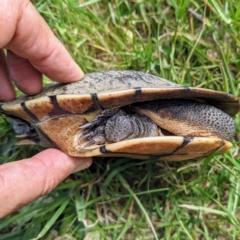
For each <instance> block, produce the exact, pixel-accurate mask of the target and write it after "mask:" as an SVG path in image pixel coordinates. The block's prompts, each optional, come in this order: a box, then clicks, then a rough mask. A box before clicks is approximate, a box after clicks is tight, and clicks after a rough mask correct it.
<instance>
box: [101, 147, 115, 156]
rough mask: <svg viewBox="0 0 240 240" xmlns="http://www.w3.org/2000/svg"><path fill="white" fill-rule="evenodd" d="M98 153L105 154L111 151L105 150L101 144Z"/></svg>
mask: <svg viewBox="0 0 240 240" xmlns="http://www.w3.org/2000/svg"><path fill="white" fill-rule="evenodd" d="M99 151H100V153H102V154H105V153H112V152H111V151H109V150H107V149H106V147H105V146H101V147H100V149H99Z"/></svg>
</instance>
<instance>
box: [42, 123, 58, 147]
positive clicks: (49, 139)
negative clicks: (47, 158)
mask: <svg viewBox="0 0 240 240" xmlns="http://www.w3.org/2000/svg"><path fill="white" fill-rule="evenodd" d="M38 132H39V133H40V134H41V136H43V137H44V138H45V139H46V140H47V141H48V142H49V143H51V145H52V147H54V148H58V149H59V147H58V145H57V144H56V143H55V142H54V141H53V140H52V139H51V138H50V137H49V136H48V135H47V134H46V133H45V132H44V131H43V130H42V129H40V128H38Z"/></svg>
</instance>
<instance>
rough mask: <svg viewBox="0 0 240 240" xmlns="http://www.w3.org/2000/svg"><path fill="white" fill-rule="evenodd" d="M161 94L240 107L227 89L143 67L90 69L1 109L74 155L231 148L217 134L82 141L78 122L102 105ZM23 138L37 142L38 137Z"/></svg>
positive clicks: (182, 156)
mask: <svg viewBox="0 0 240 240" xmlns="http://www.w3.org/2000/svg"><path fill="white" fill-rule="evenodd" d="M157 99H194V100H196V101H199V102H203V103H207V104H209V105H213V106H215V107H216V108H219V109H221V110H222V111H224V112H226V113H227V114H229V115H230V116H234V115H236V114H237V113H238V112H239V109H240V102H239V100H238V99H237V98H236V97H234V96H232V95H231V94H228V93H224V92H219V91H214V90H209V89H203V88H194V87H182V86H180V85H177V84H175V83H172V82H170V81H168V80H165V79H163V78H159V77H157V76H154V75H151V74H147V73H143V72H136V71H109V72H98V73H90V74H86V75H85V77H84V79H83V80H81V81H78V82H74V83H70V84H58V83H54V84H50V85H47V86H46V87H44V89H43V91H42V92H41V93H40V94H37V95H34V96H21V97H19V98H17V99H15V100H13V101H9V102H6V103H0V111H1V112H2V113H4V114H6V115H8V116H9V117H11V118H14V119H20V120H21V121H23V122H24V123H26V124H29V125H31V127H33V128H34V130H35V131H36V132H37V134H38V136H39V144H40V145H42V146H44V147H54V148H58V149H60V150H62V151H63V152H65V153H67V154H69V155H72V156H89V157H90V156H127V157H132V158H139V159H147V158H155V159H156V158H157V159H160V160H167V161H180V160H188V159H195V158H203V157H205V156H207V155H209V154H210V153H212V152H213V151H216V150H217V151H218V153H223V152H225V151H227V150H228V149H229V148H230V147H231V143H230V142H228V141H226V140H224V139H220V138H217V137H182V136H159V137H147V138H137V139H130V140H124V141H121V142H117V143H110V144H105V145H102V146H96V145H95V146H90V147H86V148H84V147H83V144H82V143H81V141H79V136H80V135H81V131H82V130H81V129H80V128H79V127H80V126H82V125H83V124H85V123H87V122H88V121H89V120H91V119H92V118H94V117H95V116H96V115H97V114H98V113H99V112H101V111H102V110H104V109H112V108H119V107H122V106H126V105H130V104H133V103H136V102H145V101H152V100H157ZM22 143H27V144H28V143H33V139H32V140H29V139H25V140H23V141H22Z"/></svg>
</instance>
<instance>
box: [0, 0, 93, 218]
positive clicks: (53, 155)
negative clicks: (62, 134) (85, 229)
mask: <svg viewBox="0 0 240 240" xmlns="http://www.w3.org/2000/svg"><path fill="white" fill-rule="evenodd" d="M0 31H1V32H0V101H7V100H12V99H14V98H15V91H14V88H13V85H12V82H11V81H13V82H14V83H15V84H16V86H17V87H18V88H19V89H20V90H21V91H22V92H24V93H26V94H29V95H32V94H36V93H38V92H40V91H41V89H42V74H45V75H46V76H48V77H49V78H51V79H53V80H55V81H58V82H64V83H67V82H74V81H77V80H80V79H81V78H83V72H82V70H81V69H80V68H79V67H78V65H77V64H76V63H75V62H74V61H73V59H72V58H71V56H70V54H69V53H68V52H67V50H66V49H65V48H64V46H63V45H62V44H61V42H60V41H59V40H58V39H57V38H56V37H55V36H54V34H53V33H52V31H51V29H50V28H49V27H48V25H47V24H46V22H45V21H44V20H43V18H42V17H41V16H40V15H39V13H38V12H37V11H36V9H35V8H34V7H33V5H32V4H31V3H30V1H28V0H1V7H0ZM3 33H4V34H3ZM3 49H5V50H6V51H7V57H5V54H4V52H3ZM91 162H92V160H91V158H74V157H70V156H68V155H66V154H64V153H62V152H61V151H59V150H56V149H48V150H45V151H43V152H41V153H39V154H37V155H35V156H34V157H32V158H29V159H24V160H20V161H17V162H11V163H6V164H3V165H1V166H0V206H1V207H0V218H2V217H4V216H5V215H7V214H9V213H11V212H13V211H15V210H17V209H19V208H21V207H22V206H24V205H26V204H28V203H30V202H31V201H33V200H34V199H36V198H38V197H40V196H43V195H45V194H47V193H49V192H50V191H51V190H53V189H54V188H55V187H56V186H57V185H58V184H59V183H60V182H61V181H63V180H64V179H65V178H66V177H67V176H68V175H69V174H71V173H72V172H76V171H80V170H82V169H85V168H87V167H89V166H90V165H91Z"/></svg>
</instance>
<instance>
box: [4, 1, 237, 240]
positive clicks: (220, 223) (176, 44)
mask: <svg viewBox="0 0 240 240" xmlns="http://www.w3.org/2000/svg"><path fill="white" fill-rule="evenodd" d="M33 2H34V4H35V6H36V8H37V9H38V11H39V12H40V13H41V14H42V16H43V17H44V18H45V19H46V21H47V23H48V24H49V26H50V27H51V29H52V30H53V31H54V33H55V34H56V35H57V36H58V38H59V39H60V40H61V41H62V42H63V44H64V45H65V46H66V48H67V49H68V50H69V52H70V53H71V55H72V56H73V58H74V59H75V60H76V62H77V63H78V64H79V65H80V66H81V68H82V69H83V70H84V72H86V73H87V72H94V71H103V70H114V69H132V70H141V71H144V72H149V73H152V74H155V75H158V76H161V77H163V78H166V79H169V80H171V81H173V82H176V83H178V84H181V85H184V86H198V87H203V88H210V89H215V90H220V91H225V92H231V93H232V94H234V95H235V96H239V95H240V75H239V69H240V55H239V54H240V48H239V46H240V27H239V19H240V10H239V9H240V2H239V1H234V0H231V1H216V0H206V1H195V0H179V1H172V0H167V1H163V0H150V1H141V0H136V1H124V0H122V1H117V0H115V1H113V0H112V1H106V0H103V1H99V0H89V1H82V0H80V1H76V0H62V1H53V0H47V1H46V0H44V1H43V0H35V1H33ZM225 2H227V3H225ZM45 82H46V83H47V82H49V80H48V79H45ZM235 121H236V127H237V134H236V137H235V139H233V141H232V142H233V148H232V149H231V150H230V151H229V152H228V153H225V154H223V155H220V156H210V157H208V158H207V159H205V160H203V161H190V162H185V163H167V162H156V161H151V160H149V161H139V160H132V159H126V158H120V159H117V158H110V159H95V160H94V163H93V165H92V166H91V167H90V168H89V169H87V170H85V171H83V172H79V173H76V174H73V175H71V176H70V177H69V178H68V179H66V181H65V182H63V183H62V184H61V185H59V186H58V187H57V189H56V190H55V191H53V192H52V193H50V194H49V195H47V196H45V197H42V198H41V199H38V200H36V201H35V202H33V203H32V204H30V205H28V206H26V207H24V208H23V209H22V210H20V211H19V212H17V213H15V214H13V215H10V216H8V217H7V218H5V219H3V220H1V221H0V238H1V239H14V240H15V239H32V238H36V237H38V239H85V240H87V239H114V240H115V239H144V240H145V239H218V240H220V239H240V227H239V226H240V224H239V222H240V201H239V189H240V188H239V185H240V170H239V169H240V163H239V158H240V155H239V139H240V137H239V133H240V116H239V114H238V116H237V117H236V118H235ZM0 137H1V141H0V142H1V144H0V156H1V157H0V162H1V163H4V162H7V161H13V160H15V159H20V158H25V157H28V156H30V155H33V154H34V153H36V152H38V151H39V150H40V149H39V148H38V147H32V148H30V151H29V147H19V146H18V147H16V146H15V145H14V143H15V142H16V139H15V138H14V133H13V132H12V130H11V129H10V126H9V123H8V121H7V120H6V119H5V118H4V117H0ZM58 236H61V238H58Z"/></svg>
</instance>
